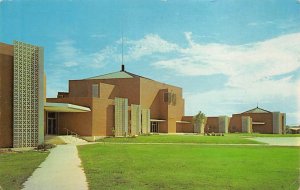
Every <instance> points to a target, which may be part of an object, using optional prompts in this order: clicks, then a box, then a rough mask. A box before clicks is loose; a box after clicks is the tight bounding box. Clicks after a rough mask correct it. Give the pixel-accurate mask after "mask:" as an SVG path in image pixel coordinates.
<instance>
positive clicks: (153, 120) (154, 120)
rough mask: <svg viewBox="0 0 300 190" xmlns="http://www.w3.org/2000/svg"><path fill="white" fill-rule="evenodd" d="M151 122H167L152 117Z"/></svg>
mask: <svg viewBox="0 0 300 190" xmlns="http://www.w3.org/2000/svg"><path fill="white" fill-rule="evenodd" d="M150 121H151V122H165V121H166V120H163V119H150Z"/></svg>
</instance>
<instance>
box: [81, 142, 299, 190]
mask: <svg viewBox="0 0 300 190" xmlns="http://www.w3.org/2000/svg"><path fill="white" fill-rule="evenodd" d="M78 149H79V155H80V157H81V160H82V164H83V167H84V170H85V173H86V175H87V180H88V183H89V187H90V189H92V190H93V189H99V187H101V189H122V190H123V189H204V190H207V189H272V190H275V189H295V190H296V189H298V177H299V148H298V147H297V148H293V147H266V146H255V147H253V146H213V145H211V146H206V145H180V144H171V145H170V144H169V145H168V144H164V145H163V144H159V145H158V144H155V145H153V144H147V145H141V144H108V143H107V144H94V145H87V146H79V147H78Z"/></svg>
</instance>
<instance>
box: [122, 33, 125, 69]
mask: <svg viewBox="0 0 300 190" xmlns="http://www.w3.org/2000/svg"><path fill="white" fill-rule="evenodd" d="M123 41H124V40H123V28H122V66H121V71H125V66H124V42H123Z"/></svg>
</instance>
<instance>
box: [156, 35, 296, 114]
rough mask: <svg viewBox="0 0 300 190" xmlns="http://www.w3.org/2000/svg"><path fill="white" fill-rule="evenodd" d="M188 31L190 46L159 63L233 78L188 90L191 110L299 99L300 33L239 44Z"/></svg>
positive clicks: (185, 73) (187, 73)
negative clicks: (202, 39) (198, 37)
mask: <svg viewBox="0 0 300 190" xmlns="http://www.w3.org/2000/svg"><path fill="white" fill-rule="evenodd" d="M185 35H186V39H187V41H188V44H189V46H188V47H187V48H182V47H179V48H177V49H176V51H177V52H176V53H177V56H176V57H174V58H168V57H166V58H165V59H163V60H157V61H156V62H155V63H153V65H154V66H155V67H157V68H161V69H166V70H168V71H173V72H175V73H177V74H179V75H182V76H210V75H214V74H222V75H225V76H226V77H227V78H228V81H227V82H224V83H225V87H224V88H222V89H218V90H215V89H214V90H209V91H207V92H204V93H200V92H199V93H197V92H196V93H193V94H189V93H187V95H186V97H185V98H186V103H187V107H188V108H189V111H190V113H192V112H196V111H198V110H199V109H202V110H204V109H206V111H208V112H210V113H215V114H216V113H219V114H222V113H223V114H225V113H224V112H226V110H227V112H226V113H228V114H229V113H234V112H232V111H234V110H233V109H234V108H235V107H239V106H237V105H235V104H238V105H239V104H248V105H249V104H252V105H256V102H264V103H266V102H274V103H276V101H282V100H284V99H295V98H296V89H297V84H296V82H295V81H294V80H292V77H291V75H290V74H289V73H291V72H293V71H297V70H298V69H299V68H300V61H299V60H300V33H295V34H290V35H284V36H280V37H277V38H274V39H270V40H266V41H262V42H257V43H252V44H245V45H236V46H234V45H226V44H217V43H211V44H202V43H197V42H195V41H193V38H192V33H185ZM279 76H281V77H279ZM283 76H285V77H283ZM276 77H277V79H275V78H276ZM203 85H205V84H203ZM298 86H299V84H298ZM196 88H197V87H196ZM198 88H201V86H199V87H198ZM298 93H299V92H298ZM298 97H300V96H298ZM299 104H300V103H299ZM215 107H217V108H218V110H220V112H218V111H217V110H215ZM298 107H299V108H298V109H299V110H300V106H298ZM278 109H281V108H278ZM204 111H205V110H204ZM221 112H222V113H221ZM235 112H236V110H235ZM299 112H300V111H299ZM294 119H295V118H294Z"/></svg>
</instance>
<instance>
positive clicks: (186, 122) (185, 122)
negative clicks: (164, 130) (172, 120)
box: [176, 121, 191, 124]
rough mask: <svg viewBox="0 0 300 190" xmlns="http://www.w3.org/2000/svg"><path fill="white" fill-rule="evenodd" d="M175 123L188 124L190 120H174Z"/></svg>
mask: <svg viewBox="0 0 300 190" xmlns="http://www.w3.org/2000/svg"><path fill="white" fill-rule="evenodd" d="M176 123H184V124H190V123H191V122H189V121H176Z"/></svg>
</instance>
